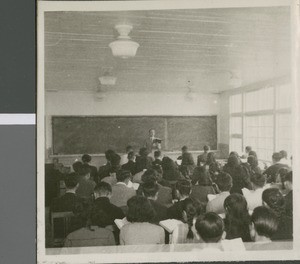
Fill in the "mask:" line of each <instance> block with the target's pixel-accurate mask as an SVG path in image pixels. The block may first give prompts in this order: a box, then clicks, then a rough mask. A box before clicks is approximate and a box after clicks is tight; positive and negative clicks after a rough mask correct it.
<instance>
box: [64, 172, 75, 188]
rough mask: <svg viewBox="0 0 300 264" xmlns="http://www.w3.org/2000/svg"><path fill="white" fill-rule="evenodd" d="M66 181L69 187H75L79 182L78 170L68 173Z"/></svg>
mask: <svg viewBox="0 0 300 264" xmlns="http://www.w3.org/2000/svg"><path fill="white" fill-rule="evenodd" d="M64 182H65V185H66V188H67V189H74V188H75V187H76V185H77V184H78V174H77V173H76V172H72V173H70V174H68V175H67V176H66V178H65V180H64Z"/></svg>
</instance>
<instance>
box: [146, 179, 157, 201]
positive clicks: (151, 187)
mask: <svg viewBox="0 0 300 264" xmlns="http://www.w3.org/2000/svg"><path fill="white" fill-rule="evenodd" d="M142 191H143V194H144V196H145V197H146V198H148V199H152V200H156V199H157V195H158V185H157V183H155V182H147V183H143V184H142Z"/></svg>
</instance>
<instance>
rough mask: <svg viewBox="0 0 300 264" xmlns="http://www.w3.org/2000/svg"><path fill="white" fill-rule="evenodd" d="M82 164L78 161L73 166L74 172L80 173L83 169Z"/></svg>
mask: <svg viewBox="0 0 300 264" xmlns="http://www.w3.org/2000/svg"><path fill="white" fill-rule="evenodd" d="M82 165H83V164H82V162H81V161H76V162H74V163H73V164H72V168H73V171H74V172H76V173H79V171H80V169H81V167H82Z"/></svg>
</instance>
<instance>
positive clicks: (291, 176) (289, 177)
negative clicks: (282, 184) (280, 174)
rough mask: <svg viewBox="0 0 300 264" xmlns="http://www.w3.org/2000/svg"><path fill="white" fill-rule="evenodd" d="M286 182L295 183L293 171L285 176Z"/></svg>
mask: <svg viewBox="0 0 300 264" xmlns="http://www.w3.org/2000/svg"><path fill="white" fill-rule="evenodd" d="M284 181H289V182H293V171H289V172H288V173H287V174H286V175H285V177H284Z"/></svg>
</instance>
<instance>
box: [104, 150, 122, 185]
mask: <svg viewBox="0 0 300 264" xmlns="http://www.w3.org/2000/svg"><path fill="white" fill-rule="evenodd" d="M120 160H121V157H120V155H118V154H116V153H113V154H112V155H111V156H110V168H109V170H108V173H109V175H108V176H106V177H104V178H102V179H101V181H103V182H107V183H109V184H110V185H111V186H113V185H115V184H116V183H117V176H116V175H117V172H118V171H119V170H120Z"/></svg>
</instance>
